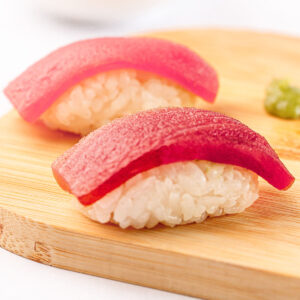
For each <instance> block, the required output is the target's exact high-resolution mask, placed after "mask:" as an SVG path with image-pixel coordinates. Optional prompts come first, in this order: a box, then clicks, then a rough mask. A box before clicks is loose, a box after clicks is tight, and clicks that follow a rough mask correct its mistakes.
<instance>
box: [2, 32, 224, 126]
mask: <svg viewBox="0 0 300 300" xmlns="http://www.w3.org/2000/svg"><path fill="white" fill-rule="evenodd" d="M114 69H136V70H143V71H147V72H151V73H155V74H157V75H160V76H162V77H165V78H168V79H170V80H172V81H173V82H176V83H178V84H179V85H180V86H182V87H184V88H185V89H187V90H188V91H190V92H192V93H194V94H196V95H198V96H199V97H201V98H203V99H205V100H207V101H209V102H213V101H214V99H215V97H216V94H217V91H218V86H219V83H218V77H217V74H216V72H215V70H214V69H213V68H212V67H211V66H209V65H208V64H207V63H206V62H205V61H204V60H203V59H202V58H201V57H200V56H199V55H197V54H196V53H195V52H193V51H191V50H189V49H188V48H186V47H185V46H182V45H179V44H175V43H172V42H169V41H166V40H161V39H155V38H146V37H131V38H98V39H92V40H84V41H79V42H76V43H73V44H70V45H67V46H65V47H62V48H60V49H58V50H56V51H54V52H52V53H51V54H49V55H48V56H46V57H45V58H43V59H41V60H40V61H38V62H37V63H35V64H34V65H32V66H31V67H29V68H28V69H27V70H26V71H25V72H24V73H22V74H21V75H20V76H19V77H17V78H16V79H15V80H14V81H12V82H11V83H10V84H9V85H8V86H7V87H6V89H5V90H4V93H5V94H6V96H7V97H8V99H9V100H10V101H11V102H12V104H13V105H14V106H15V108H16V109H17V110H18V111H19V113H20V115H21V116H22V117H23V118H24V119H25V120H27V121H28V122H34V121H35V120H37V119H38V118H39V116H40V115H41V114H42V113H43V112H44V111H46V110H47V109H48V108H49V107H50V105H51V104H52V103H53V102H54V101H55V100H56V99H58V98H59V96H61V95H62V94H63V93H64V92H65V91H66V90H68V89H69V88H70V87H72V86H74V85H76V84H77V83H79V82H80V81H82V80H83V79H86V78H88V77H91V76H93V75H95V74H97V73H100V72H105V71H109V70H114Z"/></svg>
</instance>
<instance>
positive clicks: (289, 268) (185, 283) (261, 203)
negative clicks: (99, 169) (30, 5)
mask: <svg viewBox="0 0 300 300" xmlns="http://www.w3.org/2000/svg"><path fill="white" fill-rule="evenodd" d="M154 36H157V37H162V38H167V39H170V40H173V41H177V42H181V43H183V44H186V45H188V46H189V47H191V48H192V49H194V50H195V51H197V52H198V53H199V54H201V55H202V56H203V57H204V58H206V59H207V60H208V61H209V62H211V64H212V65H213V66H214V67H215V68H216V69H217V70H218V73H219V75H220V83H221V89H220V93H219V96H218V99H217V101H216V103H215V104H214V105H210V104H206V103H205V102H203V101H202V102H201V103H200V106H201V107H203V108H207V109H212V110H216V111H219V112H222V113H226V114H228V115H230V116H232V117H235V118H237V119H239V120H241V121H242V122H244V123H246V124H247V125H249V126H250V127H251V128H253V129H254V130H256V131H258V132H259V133H261V134H263V135H264V136H265V137H266V138H267V139H268V141H269V142H270V143H271V145H272V146H273V147H274V148H275V150H276V151H277V153H278V154H279V155H280V157H281V158H282V159H283V161H284V163H285V164H286V165H287V166H288V168H289V169H290V171H291V172H292V173H293V174H294V175H295V177H296V182H295V184H294V186H293V187H292V188H291V189H290V190H288V191H286V192H280V191H277V190H276V189H274V188H273V187H271V186H269V185H268V184H267V183H266V182H264V181H263V180H261V182H260V183H261V185H260V198H259V200H258V201H257V202H256V203H255V204H254V205H253V206H252V207H251V208H249V209H248V210H247V211H246V212H244V213H241V214H239V215H231V216H225V217H219V218H214V219H209V220H207V221H205V222H204V223H203V224H193V225H185V226H178V227H176V228H167V227H164V226H158V227H156V228H155V229H152V230H134V229H129V230H122V229H120V228H118V227H116V226H114V225H99V224H97V223H94V222H92V221H90V220H89V219H87V218H85V217H83V216H82V215H81V214H80V213H78V212H77V211H76V210H75V209H74V208H73V206H72V196H70V195H69V194H67V193H65V192H63V191H62V190H61V189H60V188H59V187H58V186H57V184H56V182H55V181H54V179H53V177H52V174H51V169H50V164H51V162H52V161H53V160H54V159H55V158H56V157H57V156H58V155H59V154H61V153H62V152H64V151H65V150H66V149H68V148H69V147H70V146H71V145H73V144H74V143H75V142H77V140H78V138H77V137H75V136H72V135H68V134H63V133H60V132H53V131H50V130H48V129H46V128H45V127H44V126H43V125H30V124H27V123H25V122H24V121H23V120H22V119H21V118H20V117H19V116H18V115H17V113H16V112H15V111H12V112H11V113H9V114H8V115H6V116H5V117H4V118H2V119H1V120H0V245H1V247H3V248H5V249H7V250H9V251H11V252H14V253H16V254H18V255H22V256H24V257H27V258H29V259H32V260H34V261H37V262H41V263H45V264H48V265H51V266H55V267H60V268H65V269H69V270H73V271H78V272H83V273H88V274H94V275H97V276H101V277H106V278H112V279H116V280H121V281H126V282H130V283H135V284H139V285H144V286H149V287H154V288H158V289H163V290H168V291H172V292H176V293H182V294H187V295H192V296H198V297H203V298H209V299H300V121H286V120H280V119H277V118H274V117H271V116H269V115H267V114H266V113H265V111H264V109H263V98H264V91H265V88H266V85H267V84H268V83H269V82H270V80H271V79H272V78H274V77H279V78H289V79H290V80H291V81H292V82H294V83H296V84H298V85H300V39H297V38H290V37H283V36H278V35H272V34H257V33H253V32H242V31H235V32H233V31H221V30H188V31H177V32H165V33H157V34H154Z"/></svg>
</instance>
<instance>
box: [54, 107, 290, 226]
mask: <svg viewBox="0 0 300 300" xmlns="http://www.w3.org/2000/svg"><path fill="white" fill-rule="evenodd" d="M52 170H53V174H54V177H55V178H56V180H57V182H58V184H59V185H60V186H61V187H62V188H63V189H64V190H66V191H68V192H70V193H71V194H73V195H74V196H75V197H76V198H77V199H78V200H79V207H80V209H81V210H82V212H83V213H84V214H86V215H87V216H88V217H90V218H91V219H93V220H96V221H98V222H100V223H106V222H113V223H116V224H119V226H120V227H122V228H126V227H129V226H132V227H135V228H143V227H148V228H151V227H153V226H155V225H156V224H158V223H163V224H165V225H168V226H175V225H179V224H185V223H192V222H202V221H203V220H204V219H206V218H207V217H208V216H220V215H224V214H232V213H238V212H242V211H244V210H245V209H246V208H247V207H249V206H250V205H251V204H252V203H253V202H254V201H255V200H256V199H257V198H258V175H259V176H261V177H263V178H264V179H265V180H267V181H268V182H269V183H270V184H271V185H273V186H274V187H276V188H277V189H287V188H288V187H290V186H291V185H292V183H293V181H294V177H293V176H292V175H291V174H290V173H289V171H288V170H287V169H286V167H285V166H284V165H283V163H282V162H281V161H280V159H279V158H278V156H277V155H276V153H275V152H274V150H273V149H272V148H271V146H270V145H269V144H268V142H267V141H266V140H265V138H263V137H262V136H261V135H259V134H258V133H256V132H254V131H253V130H251V129H250V128H248V127H247V126H246V125H243V124H242V123H241V122H239V121H237V120H235V119H233V118H230V117H227V116H225V115H222V114H220V113H216V112H211V111H205V110H200V109H196V108H161V109H154V110H149V111H145V112H140V113H137V114H135V115H130V116H126V117H123V118H120V119H117V120H115V121H113V122H111V123H110V124H107V125H105V126H103V127H101V128H99V129H97V130H96V131H94V132H93V133H91V134H89V135H88V136H86V137H85V138H83V139H82V140H81V141H80V142H79V143H78V144H76V145H75V146H74V147H72V148H71V149H69V150H68V151H67V152H66V153H65V154H63V155H62V156H60V157H59V158H58V159H57V160H56V161H55V162H54V163H53V165H52Z"/></svg>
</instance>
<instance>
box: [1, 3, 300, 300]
mask: <svg viewBox="0 0 300 300" xmlns="http://www.w3.org/2000/svg"><path fill="white" fill-rule="evenodd" d="M63 1H64V0H62V1H61V2H63ZM120 1H121V0H120ZM123 1H126V0H123ZM140 1H143V0H140ZM148 1H149V0H148ZM66 2H68V1H66ZM87 2H88V1H87ZM87 2H86V3H87ZM107 2H109V0H107ZM154 2H155V3H156V4H155V5H154V4H153V5H152V6H151V8H150V9H147V11H145V12H143V13H140V14H139V16H138V17H135V18H132V17H131V18H127V20H126V21H123V23H117V22H109V23H110V24H108V23H107V22H99V23H92V22H89V23H83V22H78V21H74V20H73V21H70V20H69V21H67V20H64V19H62V18H55V17H53V16H51V15H49V14H47V13H43V12H42V11H41V10H40V9H38V8H37V7H36V6H35V5H33V4H32V3H30V2H28V1H24V0H23V1H22V0H0V54H1V55H0V90H3V88H4V87H5V85H6V84H7V83H8V81H9V80H11V79H13V78H14V77H15V76H16V75H18V74H19V73H20V72H21V71H23V70H24V69H25V68H26V67H27V66H28V65H30V64H31V63H33V62H34V61H35V60H37V59H38V58H40V57H41V56H43V55H45V54H47V53H48V52H49V51H51V50H53V49H55V48H56V47H58V46H61V45H63V44H66V43H69V42H71V41H74V40H78V39H84V38H89V37H96V36H104V35H106V36H107V35H124V34H132V33H135V32H143V31H147V30H158V29H161V28H164V29H165V28H181V27H196V26H198V27H199V26H202V27H203V26H205V27H212V26H213V27H227V28H250V29H254V30H263V31H275V32H281V33H286V34H292V35H297V36H300V18H299V15H300V14H299V12H300V1H298V0H295V1H291V0H285V1H276V0H264V1H261V0H252V1H250V0H249V1H245V0H244V1H243V0H227V1H224V0H210V1H201V0H170V1H168V0H164V1H163V0H161V1H160V2H159V4H157V1H153V3H154ZM122 13H123V12H116V14H122ZM123 17H124V18H125V19H126V15H123ZM9 109H11V106H10V104H9V103H8V101H7V100H6V99H5V97H4V95H3V94H2V93H1V94H0V115H3V114H4V113H5V112H7V111H8V110H9ZM199 284H201V283H199ZM121 298H122V299H132V300H135V299H157V300H159V299H164V300H168V299H180V300H183V299H188V297H184V296H180V295H176V294H171V293H166V292H161V291H157V290H153V289H149V288H143V287H138V286H133V285H130V284H125V283H120V282H116V281H112V280H107V279H102V278H97V277H93V276H88V275H83V274H78V273H75V272H69V271H65V270H60V269H56V268H52V267H48V266H44V265H41V264H38V263H35V262H32V261H29V260H26V259H24V258H21V257H18V256H16V255H14V254H11V253H9V252H7V251H5V250H2V249H0V299H1V300H2V299H3V300H4V299H5V300H6V299H9V300H10V299H31V300H34V299H43V300H47V299H64V300H68V299H73V300H77V299H89V300H94V299H121Z"/></svg>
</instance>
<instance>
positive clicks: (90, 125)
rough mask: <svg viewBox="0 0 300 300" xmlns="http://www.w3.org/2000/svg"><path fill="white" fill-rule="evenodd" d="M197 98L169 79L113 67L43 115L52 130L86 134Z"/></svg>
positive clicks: (66, 95) (67, 94) (192, 103)
mask: <svg viewBox="0 0 300 300" xmlns="http://www.w3.org/2000/svg"><path fill="white" fill-rule="evenodd" d="M196 101H197V97H196V96H194V95H192V94H191V93H190V92H188V91H186V90H184V89H182V88H181V87H179V86H178V85H177V84H175V83H172V82H171V81H169V80H166V79H164V78H160V77H158V76H156V75H154V74H150V73H146V72H143V71H134V70H114V71H109V72H104V73H100V74H97V75H95V76H93V77H90V78H88V79H85V80H83V81H82V82H80V83H79V84H77V85H75V86H74V87H72V88H71V89H69V90H68V91H67V92H65V93H64V94H63V95H62V96H61V97H60V98H59V99H57V100H56V101H55V102H54V103H53V104H52V106H51V107H50V108H49V109H48V110H47V111H46V112H45V113H44V114H43V115H42V117H41V119H42V120H43V122H44V123H45V124H46V125H47V126H48V127H50V128H52V129H61V130H65V131H70V132H74V133H79V134H82V135H85V134H87V133H89V132H91V131H93V130H94V129H96V128H98V127H100V126H102V125H104V124H106V123H108V122H109V121H111V120H113V119H115V118H118V117H122V116H124V115H128V114H132V113H136V112H138V111H143V110H147V109H152V108H156V107H168V106H195V105H196Z"/></svg>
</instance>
